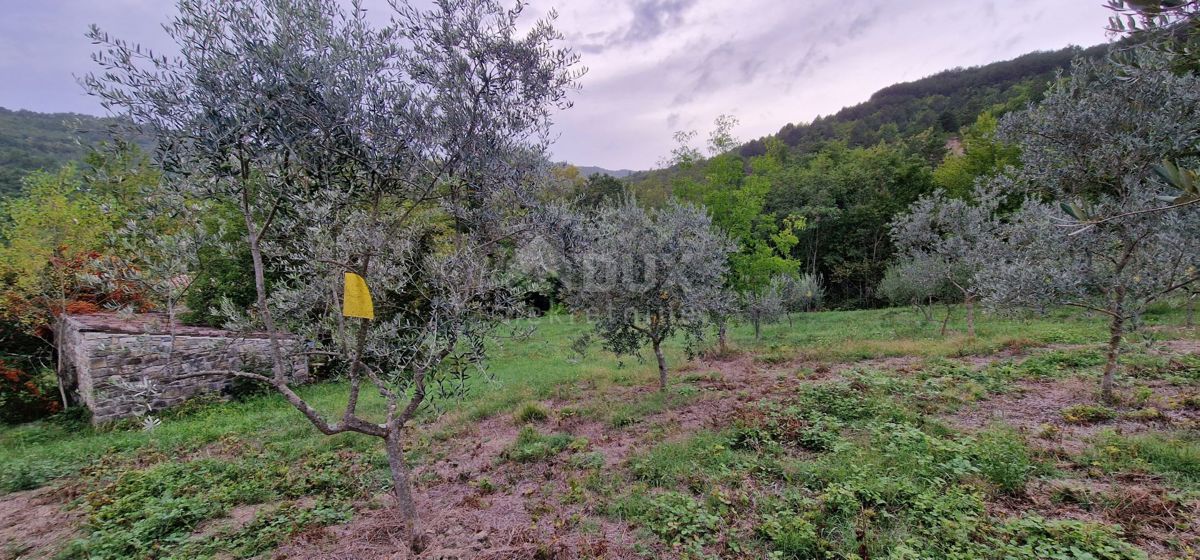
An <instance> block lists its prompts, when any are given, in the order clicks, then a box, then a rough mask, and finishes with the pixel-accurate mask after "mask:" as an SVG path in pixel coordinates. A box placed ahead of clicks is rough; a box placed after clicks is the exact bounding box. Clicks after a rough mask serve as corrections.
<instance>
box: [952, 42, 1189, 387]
mask: <svg viewBox="0 0 1200 560" xmlns="http://www.w3.org/2000/svg"><path fill="white" fill-rule="evenodd" d="M1136 56H1139V57H1142V64H1140V65H1139V66H1137V70H1136V71H1137V74H1136V75H1130V74H1129V73H1128V72H1129V70H1128V68H1129V67H1118V66H1115V65H1112V64H1109V63H1105V62H1089V61H1078V62H1076V63H1075V65H1074V66H1073V67H1072V70H1071V73H1070V75H1069V76H1066V77H1065V78H1064V79H1063V80H1060V82H1059V83H1057V84H1056V85H1054V86H1053V87H1052V88H1051V90H1050V91H1049V92H1048V93H1047V96H1046V98H1045V99H1044V100H1043V101H1042V102H1041V103H1040V104H1039V105H1037V106H1036V107H1033V108H1031V109H1030V110H1028V111H1025V112H1023V113H1019V114H1012V115H1009V116H1008V117H1006V119H1005V121H1004V122H1003V123H1002V126H1001V134H1002V136H1004V137H1007V138H1008V139H1010V140H1011V141H1014V142H1016V143H1017V144H1019V146H1020V148H1021V161H1022V167H1021V169H1020V170H1019V171H1018V172H1017V173H1016V174H1015V175H1014V177H1012V178H1011V179H1010V178H1007V177H998V178H995V179H993V180H992V184H993V187H994V188H996V189H997V190H999V191H1001V192H1025V193H1028V194H1029V195H1030V196H1031V197H1032V198H1031V199H1030V200H1028V201H1027V202H1026V203H1025V204H1024V206H1023V207H1022V208H1021V209H1020V210H1019V211H1018V212H1016V213H1015V214H1014V215H1013V216H1012V217H1011V219H1010V220H1009V223H1008V224H1006V225H1004V226H1003V228H1002V231H1001V234H1000V236H999V239H1000V241H998V242H997V243H995V244H994V245H992V246H991V247H990V248H988V249H987V252H988V254H987V255H986V256H985V261H986V262H988V263H989V266H987V267H985V268H984V269H983V270H982V271H981V273H980V275H979V276H978V277H977V279H976V282H977V284H978V285H979V286H981V287H982V289H983V297H984V298H985V299H986V300H988V301H989V302H991V303H993V304H996V305H1001V306H1008V305H1020V306H1025V307H1045V306H1048V305H1070V306H1076V307H1081V308H1085V309H1089V310H1091V311H1094V312H1096V313H1100V314H1102V315H1103V316H1105V317H1107V319H1108V322H1109V333H1110V336H1109V341H1108V353H1107V362H1106V364H1105V368H1104V377H1103V381H1102V384H1101V393H1102V396H1103V398H1105V399H1111V398H1112V388H1113V376H1114V374H1115V373H1116V371H1117V367H1118V357H1119V354H1120V346H1121V342H1122V338H1123V336H1124V335H1125V334H1126V332H1127V330H1128V329H1129V328H1131V327H1133V326H1136V325H1135V324H1134V323H1135V322H1136V320H1137V319H1138V317H1140V315H1141V313H1142V312H1143V310H1144V309H1145V308H1146V306H1147V305H1149V304H1150V303H1152V302H1154V301H1156V300H1158V299H1160V298H1162V297H1164V296H1166V295H1167V294H1170V293H1172V292H1174V291H1176V290H1179V289H1181V288H1184V287H1187V286H1188V285H1189V284H1191V283H1192V282H1193V281H1195V279H1196V275H1195V267H1194V263H1193V260H1194V257H1195V255H1196V249H1197V247H1196V245H1195V244H1196V242H1197V233H1200V229H1197V226H1198V225H1200V222H1198V217H1200V216H1198V214H1197V209H1196V207H1194V206H1193V207H1183V208H1179V209H1176V210H1173V211H1153V210H1154V209H1156V208H1161V205H1162V201H1163V200H1164V199H1169V198H1171V197H1172V196H1173V192H1172V191H1173V189H1170V188H1169V187H1168V186H1167V185H1166V184H1165V183H1164V182H1163V181H1162V180H1161V179H1159V178H1158V177H1157V176H1156V175H1155V174H1154V173H1153V168H1154V166H1155V165H1156V164H1157V163H1158V162H1160V161H1162V160H1164V159H1176V158H1179V157H1185V158H1186V157H1194V156H1195V146H1197V145H1198V140H1200V110H1198V109H1200V82H1198V78H1197V77H1196V76H1194V75H1190V74H1189V75H1177V74H1175V73H1173V72H1171V71H1170V70H1169V68H1168V67H1167V64H1166V62H1167V61H1166V59H1165V58H1164V57H1163V55H1161V54H1160V53H1155V52H1153V51H1141V52H1139V53H1136ZM1043 201H1047V202H1043ZM1080 216H1088V217H1089V220H1088V221H1089V222H1090V223H1088V224H1087V225H1085V226H1083V227H1080V225H1079V224H1080V222H1079V217H1080Z"/></svg>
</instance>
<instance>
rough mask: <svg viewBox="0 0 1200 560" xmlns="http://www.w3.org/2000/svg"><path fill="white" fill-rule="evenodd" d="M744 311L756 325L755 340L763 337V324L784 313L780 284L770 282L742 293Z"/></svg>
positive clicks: (748, 318) (775, 319) (776, 318)
mask: <svg viewBox="0 0 1200 560" xmlns="http://www.w3.org/2000/svg"><path fill="white" fill-rule="evenodd" d="M740 297H741V300H742V301H741V303H742V313H743V314H744V315H745V316H746V319H747V320H748V321H750V324H751V325H753V326H754V340H761V339H762V324H763V323H771V322H774V321H777V320H778V319H779V316H780V315H782V314H783V296H782V294H780V292H779V286H777V285H776V284H774V283H768V284H767V285H766V286H763V287H761V288H759V289H757V290H747V291H745V292H742V293H741V295H740Z"/></svg>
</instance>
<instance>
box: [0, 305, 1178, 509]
mask: <svg viewBox="0 0 1200 560" xmlns="http://www.w3.org/2000/svg"><path fill="white" fill-rule="evenodd" d="M961 315H962V314H961V313H959V314H958V320H957V321H952V323H951V325H950V330H951V333H952V334H951V335H950V336H948V337H942V336H940V334H939V328H940V325H935V324H927V325H921V324H919V322H917V321H916V320H914V317H915V316H914V314H913V313H912V312H911V311H907V310H899V309H883V310H867V311H836V312H824V313H810V314H805V315H797V316H795V318H794V323H793V325H794V326H792V327H789V326H788V324H787V321H781V322H779V323H776V324H772V325H766V326H765V327H764V329H763V340H762V341H760V342H757V343H756V342H755V341H754V338H753V335H752V331H751V329H750V328H749V327H748V326H745V325H741V326H738V327H735V328H734V329H733V330H732V337H731V339H732V341H733V342H734V343H735V344H736V345H738V346H741V347H747V348H754V347H756V346H757V347H759V348H761V349H762V351H763V352H767V353H786V354H788V355H790V354H804V355H807V356H812V357H815V358H821V359H833V360H853V359H861V358H871V357H887V356H900V355H919V356H951V355H957V354H964V353H982V352H987V351H988V350H989V349H995V348H999V347H1001V346H1004V345H1006V344H1008V343H1009V342H1010V341H1014V340H1028V341H1030V342H1034V343H1046V344H1050V343H1086V342H1099V341H1101V340H1102V339H1103V331H1104V325H1103V324H1101V323H1100V322H1098V321H1095V320H1088V319H1086V318H1082V319H1081V318H1079V317H1078V315H1077V314H1074V313H1069V312H1063V313H1060V314H1057V315H1054V316H1050V317H1046V318H1032V319H1023V320H1022V319H1005V318H998V317H986V318H984V319H982V320H981V321H980V324H979V326H978V330H979V332H978V337H977V339H976V340H975V341H973V342H967V341H965V340H964V339H963V338H962V337H960V336H956V335H954V334H953V333H954V332H961V331H962V330H963V325H962V324H961ZM1178 319H1179V317H1178V316H1177V314H1173V315H1170V316H1165V317H1161V318H1160V317H1159V316H1154V315H1152V316H1150V317H1149V318H1148V321H1155V320H1167V321H1173V322H1178ZM584 332H586V327H585V326H583V325H581V324H579V323H577V322H576V321H574V320H572V319H571V318H569V317H562V316H550V317H546V318H543V319H541V320H539V321H537V330H536V331H535V332H534V334H533V335H531V336H530V337H529V338H527V339H524V340H509V341H505V342H504V343H502V344H501V345H500V346H498V347H497V348H496V349H495V350H494V351H493V353H492V360H491V364H490V371H491V373H492V376H493V379H490V380H485V379H477V380H475V381H474V382H473V384H472V389H471V391H470V394H469V395H468V396H467V398H466V400H465V402H463V403H461V404H453V403H452V406H455V407H456V408H460V409H462V410H465V411H467V412H468V413H469V415H470V417H471V418H474V419H481V418H484V417H487V416H490V415H493V414H497V413H500V412H503V411H507V410H511V409H512V408H513V407H515V406H516V405H517V404H519V403H521V402H524V401H526V400H530V399H545V398H549V397H552V396H555V393H556V391H557V390H560V389H561V388H563V387H566V386H567V384H566V383H565V382H567V381H571V382H576V381H580V380H583V379H593V380H595V381H596V382H597V383H599V384H601V386H603V385H605V384H610V383H616V382H623V383H645V384H649V383H651V379H652V377H651V376H652V374H653V371H652V366H651V364H650V363H648V362H647V363H639V362H638V360H637V359H636V358H626V359H624V360H618V359H617V358H615V357H613V356H612V355H610V354H608V353H607V352H604V351H603V350H601V349H599V348H593V349H592V350H591V351H590V352H589V354H588V356H587V358H586V359H585V360H582V361H579V360H573V359H572V357H571V356H570V351H569V348H570V343H571V341H572V340H573V338H574V337H576V336H578V335H580V334H582V333H584ZM670 351H671V352H670V357H671V362H673V363H679V362H680V360H681V359H682V357H683V356H682V350H681V349H680V348H679V347H678V346H675V347H672V348H670ZM301 393H302V394H303V395H304V396H305V397H306V398H308V399H310V400H311V401H312V402H313V403H314V404H315V405H316V406H317V407H318V408H320V409H324V410H329V411H334V410H339V407H340V405H341V404H342V403H344V402H345V401H344V399H345V386H344V384H342V383H337V382H333V383H324V384H319V385H314V386H310V387H305V388H303V389H302V390H301ZM371 396H373V395H371V394H368V395H367V397H365V400H364V401H363V402H362V403H361V404H360V407H361V410H362V411H364V413H365V414H366V415H368V416H369V415H370V414H371V413H372V412H376V413H377V412H380V411H381V410H382V408H381V404H382V403H381V401H380V400H379V399H377V398H375V399H372V398H370V397H371ZM225 436H238V437H243V438H252V439H253V440H255V441H257V442H261V443H262V444H263V445H265V446H268V447H270V448H272V449H278V450H279V451H280V452H281V453H282V454H283V456H284V457H296V456H301V455H303V454H304V453H306V452H309V451H312V450H314V449H327V448H330V447H337V446H344V445H350V446H356V447H357V446H360V445H361V446H363V447H367V448H370V447H372V446H373V444H374V442H373V441H371V440H370V439H369V438H366V437H362V436H357V435H353V434H345V435H340V436H337V437H333V438H326V437H324V436H322V435H321V434H320V433H318V432H317V431H316V430H315V429H313V428H312V427H311V426H309V425H308V424H307V423H306V422H305V421H304V420H303V418H301V417H300V416H299V414H298V413H297V412H296V411H295V410H294V409H292V408H291V407H290V406H289V405H288V404H287V403H286V402H284V401H283V400H282V399H281V398H277V397H275V396H273V395H265V396H261V397H253V398H251V399H249V400H247V401H246V402H239V403H227V404H215V405H211V406H207V407H204V408H203V409H202V410H199V411H195V412H193V413H189V414H185V415H182V416H181V417H178V418H168V420H167V421H166V422H165V423H164V425H163V426H161V427H160V428H159V429H157V430H156V431H155V432H154V433H153V434H149V433H146V432H142V431H138V430H133V429H125V430H99V431H97V430H92V429H90V428H81V427H80V426H78V425H75V424H70V423H55V422H36V423H32V424H27V425H23V426H18V427H4V428H0V489H13V488H22V487H30V486H35V485H39V484H40V482H39V481H41V480H43V479H45V478H47V477H56V476H62V475H67V474H70V473H72V472H75V471H77V470H78V469H79V468H80V467H82V466H84V465H86V464H88V463H90V462H92V461H95V460H96V459H99V458H100V457H103V456H109V455H112V454H114V453H116V454H120V453H131V452H136V451H138V450H140V449H143V448H147V447H152V448H154V449H156V450H159V451H162V452H164V453H177V452H187V451H192V450H195V449H197V448H199V447H201V446H203V445H205V444H209V443H212V442H214V441H217V440H219V439H221V438H222V437H225ZM360 442H362V443H360ZM364 444H365V445H364Z"/></svg>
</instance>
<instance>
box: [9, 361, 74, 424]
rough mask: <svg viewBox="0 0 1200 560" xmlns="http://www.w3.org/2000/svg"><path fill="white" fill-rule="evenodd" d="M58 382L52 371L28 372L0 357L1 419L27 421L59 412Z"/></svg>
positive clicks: (14, 421)
mask: <svg viewBox="0 0 1200 560" xmlns="http://www.w3.org/2000/svg"><path fill="white" fill-rule="evenodd" d="M57 383H58V380H57V377H56V376H55V375H54V372H53V371H50V370H46V369H43V370H40V371H39V372H38V373H37V374H36V375H31V374H28V373H26V372H24V371H22V370H20V369H17V368H16V367H13V366H12V365H9V364H8V363H7V362H5V361H3V360H0V421H2V422H6V423H9V424H15V423H19V422H28V421H30V420H37V419H38V418H42V417H45V416H49V415H51V414H54V413H55V412H58V411H59V410H60V409H61V405H60V404H59V402H58V399H57V393H58V389H57V387H58V384H57Z"/></svg>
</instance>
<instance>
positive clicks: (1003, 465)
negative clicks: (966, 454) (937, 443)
mask: <svg viewBox="0 0 1200 560" xmlns="http://www.w3.org/2000/svg"><path fill="white" fill-rule="evenodd" d="M971 451H972V452H971V455H972V457H973V459H974V461H975V465H976V466H977V467H979V473H980V474H982V475H983V477H984V478H986V479H988V481H989V482H991V483H992V484H995V485H996V486H997V487H998V488H999V489H1000V490H1001V491H1003V492H1005V493H1008V494H1016V493H1018V492H1021V491H1023V490H1024V489H1025V482H1026V481H1027V480H1028V479H1029V474H1030V473H1031V472H1033V468H1034V464H1033V461H1032V460H1031V459H1030V458H1029V450H1028V448H1026V446H1025V441H1024V439H1023V438H1022V437H1021V436H1020V434H1018V433H1016V432H1014V431H1012V430H1010V429H997V430H989V431H986V432H983V433H980V434H979V436H978V437H977V439H976V441H975V444H974V445H973V446H972V450H971Z"/></svg>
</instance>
